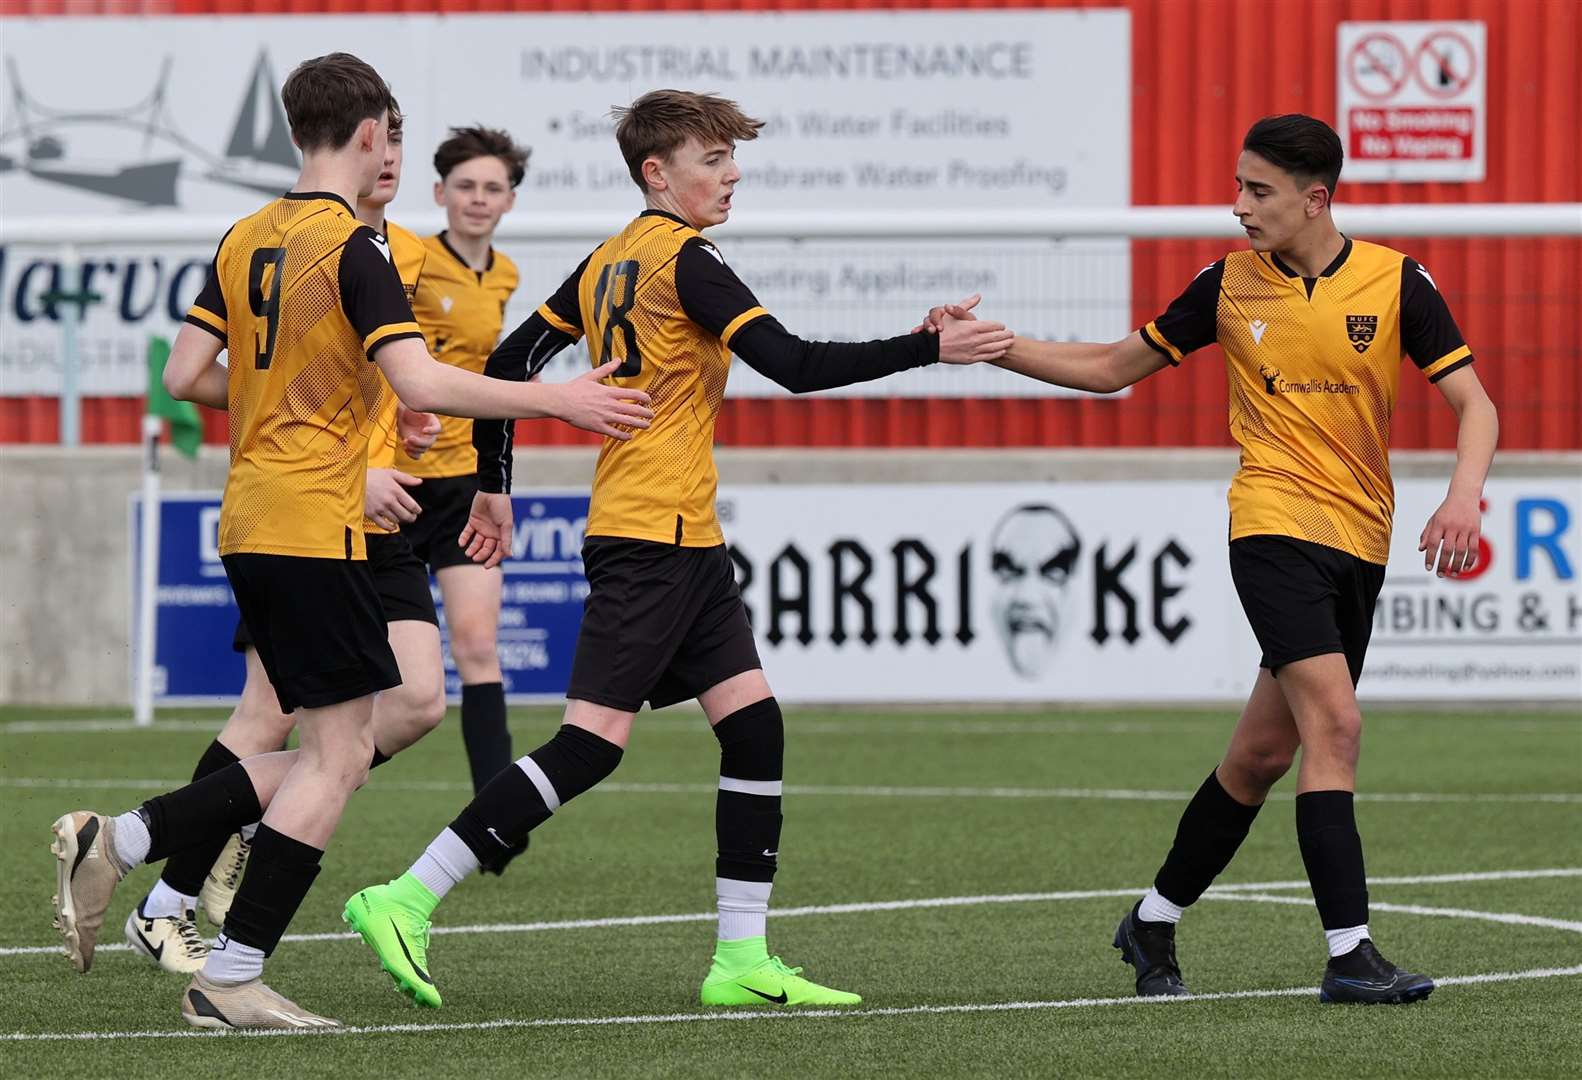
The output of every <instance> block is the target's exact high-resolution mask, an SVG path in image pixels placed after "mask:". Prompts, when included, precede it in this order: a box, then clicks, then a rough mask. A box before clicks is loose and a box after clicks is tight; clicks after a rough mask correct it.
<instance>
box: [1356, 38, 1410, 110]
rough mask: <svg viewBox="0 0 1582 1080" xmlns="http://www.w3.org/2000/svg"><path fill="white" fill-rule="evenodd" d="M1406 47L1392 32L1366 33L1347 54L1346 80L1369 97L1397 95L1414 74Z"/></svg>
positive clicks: (1380, 98) (1379, 97)
mask: <svg viewBox="0 0 1582 1080" xmlns="http://www.w3.org/2000/svg"><path fill="white" fill-rule="evenodd" d="M1411 70H1412V65H1411V61H1410V60H1409V59H1408V58H1407V55H1406V47H1405V46H1404V45H1402V44H1401V42H1400V41H1399V40H1398V39H1397V38H1396V37H1394V36H1393V35H1391V34H1367V35H1365V36H1364V37H1362V38H1361V39H1359V40H1358V41H1357V43H1356V44H1355V45H1353V46H1352V47H1351V52H1350V53H1349V54H1347V56H1346V79H1347V81H1348V82H1350V83H1351V88H1352V89H1353V90H1355V91H1357V93H1359V94H1361V95H1362V96H1363V97H1366V98H1373V99H1374V100H1383V99H1385V98H1391V97H1394V96H1395V95H1396V94H1397V93H1399V92H1400V90H1401V87H1403V86H1405V85H1406V80H1407V77H1408V76H1409V75H1410V74H1411Z"/></svg>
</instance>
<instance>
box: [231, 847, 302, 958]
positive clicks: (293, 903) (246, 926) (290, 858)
mask: <svg viewBox="0 0 1582 1080" xmlns="http://www.w3.org/2000/svg"><path fill="white" fill-rule="evenodd" d="M323 857H324V852H323V851H321V850H319V849H318V848H316V847H313V846H312V845H311V844H304V843H303V842H302V841H300V840H294V839H292V838H291V837H289V836H287V835H286V834H284V833H281V832H276V831H275V830H274V829H271V828H270V827H269V826H268V825H260V826H258V831H257V832H256V833H255V834H253V854H252V857H251V858H249V859H248V861H247V873H245V874H243V875H242V884H241V887H240V888H238V889H237V890H236V899H235V900H234V901H232V902H231V910H230V912H229V913H227V915H226V916H225V937H226V938H228V939H229V940H231V941H235V942H239V943H240V944H243V945H247V946H250V947H251V948H254V949H258V950H259V951H260V952H262V953H263V954H264V955H265V956H268V955H269V954H270V953H272V952H274V951H275V946H276V945H278V944H280V938H281V935H283V934H284V933H285V932H286V927H287V926H289V925H290V924H291V920H292V918H294V917H295V916H296V913H297V908H299V907H301V906H302V900H303V898H304V897H306V896H307V895H308V889H309V888H311V887H312V885H313V879H314V878H316V877H318V876H319V860H321V859H322V858H323Z"/></svg>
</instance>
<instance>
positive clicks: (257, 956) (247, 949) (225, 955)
mask: <svg viewBox="0 0 1582 1080" xmlns="http://www.w3.org/2000/svg"><path fill="white" fill-rule="evenodd" d="M263 973H264V950H262V949H255V948H253V947H252V946H251V945H243V944H242V943H241V942H240V941H232V940H231V939H230V938H228V937H226V936H225V935H224V934H221V935H220V936H219V937H217V938H215V939H214V944H213V945H212V946H210V947H209V957H208V959H207V960H205V961H204V962H203V977H204V978H205V979H208V980H209V981H210V982H217V983H226V984H228V985H231V986H235V985H236V984H237V983H244V982H247V981H249V980H251V979H256V978H258V977H259V976H260V975H262V974H263Z"/></svg>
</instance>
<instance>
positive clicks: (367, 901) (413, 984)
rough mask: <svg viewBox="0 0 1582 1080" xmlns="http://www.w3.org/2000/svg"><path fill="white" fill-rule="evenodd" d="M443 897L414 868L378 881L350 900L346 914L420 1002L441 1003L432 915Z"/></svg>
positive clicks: (381, 961)
mask: <svg viewBox="0 0 1582 1080" xmlns="http://www.w3.org/2000/svg"><path fill="white" fill-rule="evenodd" d="M438 906H439V898H438V897H436V896H435V895H434V894H433V893H431V892H430V891H429V890H428V889H427V888H425V887H424V885H423V883H422V882H420V881H418V880H417V878H415V877H413V876H412V875H411V874H402V875H401V876H400V877H398V878H396V879H395V880H394V881H392V882H390V884H388V885H374V886H371V887H369V888H367V889H364V890H363V891H362V892H360V893H358V894H357V895H356V896H353V897H352V898H351V899H350V900H348V901H346V910H345V911H343V912H341V919H342V920H344V921H345V922H346V923H347V924H348V925H350V926H351V928H352V929H353V930H355V931H357V934H358V936H359V937H361V938H362V939H363V944H365V945H367V946H368V947H369V948H370V949H372V950H373V951H374V955H375V956H377V957H378V958H379V966H380V967H382V968H384V969H385V970H386V971H387V972H389V973H390V977H391V978H392V979H394V980H395V984H396V989H397V990H400V991H401V993H403V994H405V995H406V996H407V997H409V998H411V999H412V1000H413V1001H414V1002H415V1003H416V1004H418V1005H426V1006H428V1007H429V1008H431V1009H437V1008H439V1006H440V997H439V987H437V986H435V985H434V980H433V979H432V978H430V977H429V973H428V931H429V925H430V923H429V916H430V915H431V914H433V911H434V909H435V908H436V907H438Z"/></svg>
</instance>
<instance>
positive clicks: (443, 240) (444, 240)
mask: <svg viewBox="0 0 1582 1080" xmlns="http://www.w3.org/2000/svg"><path fill="white" fill-rule="evenodd" d="M448 232H450V230H449V229H441V230H440V231H439V243H440V246H441V247H443V248H444V249H445V250H446V251H448V252H450V257H451V258H453V259H455V260H456V261H457V262H459V263H461V265H462V268H463V269H464V270H472V264H471V263H470V262H468V261H467V260H466V259H464V258H462V257H461V253H460V252H459V251H457V250H456V249H455V248H453V247H451V246H450V238H449V237H448V236H447V235H446V234H447V233H448ZM493 269H494V248H493V247H490V248H489V261H488V262H487V263H485V264H484V267H483V269H482V270H472V272H473V273H474V274H477V275H478V280H479V281H480V282H482V281H483V275H485V274H487V273H488V272H489V271H490V270H493Z"/></svg>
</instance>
